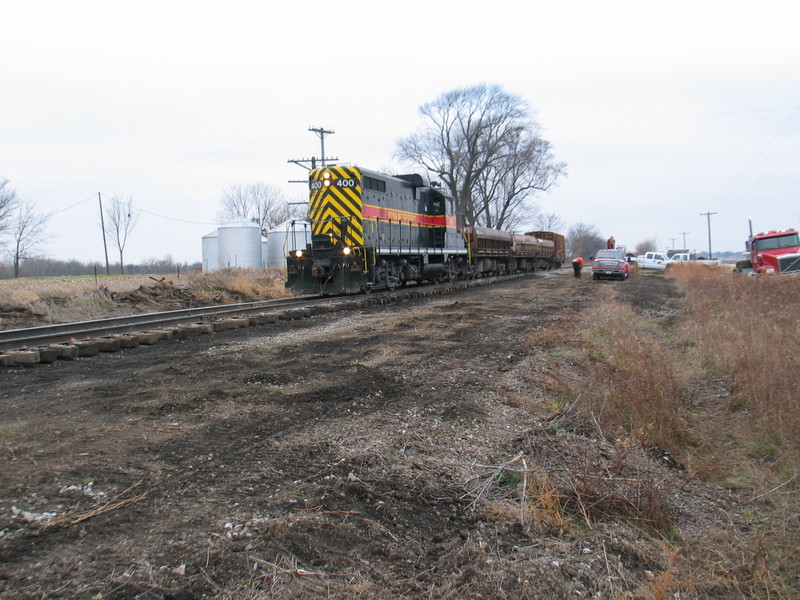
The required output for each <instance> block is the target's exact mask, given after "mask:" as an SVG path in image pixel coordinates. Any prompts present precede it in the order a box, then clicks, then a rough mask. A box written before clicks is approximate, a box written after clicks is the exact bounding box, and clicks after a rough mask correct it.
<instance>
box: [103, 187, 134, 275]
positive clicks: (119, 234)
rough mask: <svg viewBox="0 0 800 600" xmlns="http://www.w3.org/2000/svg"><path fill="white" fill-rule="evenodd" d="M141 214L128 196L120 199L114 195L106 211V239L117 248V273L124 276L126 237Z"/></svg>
mask: <svg viewBox="0 0 800 600" xmlns="http://www.w3.org/2000/svg"><path fill="white" fill-rule="evenodd" d="M140 214H141V213H140V212H139V211H138V210H136V209H135V208H134V207H133V198H132V197H131V196H128V197H127V198H122V197H121V196H117V195H115V196H114V197H113V198H112V199H111V205H110V206H109V207H108V209H107V211H106V218H107V219H108V227H107V228H106V229H107V232H108V237H110V238H111V239H112V240H113V241H114V244H115V245H116V246H117V251H118V252H119V272H120V274H122V275H124V274H125V261H124V259H123V253H124V251H125V246H126V245H127V244H128V237H129V236H130V234H131V232H133V229H134V227H136V223H137V222H138V221H139V215H140Z"/></svg>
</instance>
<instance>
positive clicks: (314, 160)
mask: <svg viewBox="0 0 800 600" xmlns="http://www.w3.org/2000/svg"><path fill="white" fill-rule="evenodd" d="M308 130H309V131H311V132H313V133H316V134H317V137H319V150H320V153H319V156H320V158H319V162H320V166H321V167H324V166H325V164H326V162H327V161H331V160H339V157H336V156H334V157H327V156H325V136H326V135H332V134H334V133H336V132H335V131H333V130H332V129H324V128H322V127H309V128H308ZM286 162H290V163H294V164H296V165H299V166H301V167H303V168H304V169H306V170H308V171H310V170H312V169H316V168H317V158H316V157H315V156H312V157H311V158H290V159H289V160H287V161H286ZM305 163H311V166H310V167H309V166H306V165H305ZM289 183H308V181H306V180H305V179H302V180H290V181H289Z"/></svg>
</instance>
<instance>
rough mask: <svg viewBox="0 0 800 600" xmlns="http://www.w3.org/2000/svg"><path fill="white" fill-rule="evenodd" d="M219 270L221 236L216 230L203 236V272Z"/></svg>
mask: <svg viewBox="0 0 800 600" xmlns="http://www.w3.org/2000/svg"><path fill="white" fill-rule="evenodd" d="M217 269H219V235H218V233H217V230H216V229H215V230H214V231H212V232H211V233H209V234H206V235H204V236H203V271H216V270H217Z"/></svg>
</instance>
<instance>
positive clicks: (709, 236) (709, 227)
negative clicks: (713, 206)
mask: <svg viewBox="0 0 800 600" xmlns="http://www.w3.org/2000/svg"><path fill="white" fill-rule="evenodd" d="M715 214H717V213H715V212H704V213H700V216H701V217H702V216H705V217H706V218H707V219H708V260H711V259H712V258H714V257H713V256H712V255H711V215H715Z"/></svg>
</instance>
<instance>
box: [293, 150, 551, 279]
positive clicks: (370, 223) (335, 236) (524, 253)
mask: <svg viewBox="0 0 800 600" xmlns="http://www.w3.org/2000/svg"><path fill="white" fill-rule="evenodd" d="M309 188H310V189H309V192H310V197H309V220H310V222H311V242H310V243H309V244H307V247H306V248H304V249H299V250H296V251H294V252H293V253H291V254H290V255H289V256H288V257H287V259H286V268H287V280H286V287H287V288H290V289H291V290H292V291H293V292H294V293H295V294H348V293H355V292H369V291H371V290H373V289H389V290H393V289H395V288H397V287H400V286H404V285H405V284H406V283H409V282H416V283H420V282H425V281H430V282H442V281H450V280H453V279H459V278H470V277H478V276H483V275H495V274H504V273H511V272H520V271H522V272H524V271H533V270H536V269H552V268H559V267H560V266H561V263H562V262H563V261H564V237H563V236H561V235H559V234H556V233H551V232H534V233H530V234H525V235H522V234H514V233H509V232H506V231H500V230H496V229H489V228H485V227H471V226H470V227H463V226H460V225H459V223H458V221H459V217H458V210H457V208H458V207H457V206H456V203H455V201H454V199H453V198H452V197H451V196H450V195H449V194H447V193H445V191H444V190H443V189H442V188H441V187H438V186H436V185H435V184H427V183H426V182H425V181H424V180H423V178H422V176H420V175H416V174H413V175H396V176H389V175H384V174H382V173H378V172H376V171H370V170H368V169H362V168H359V167H356V166H349V165H333V166H326V167H322V168H318V169H313V170H312V171H311V172H310V173H309Z"/></svg>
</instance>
